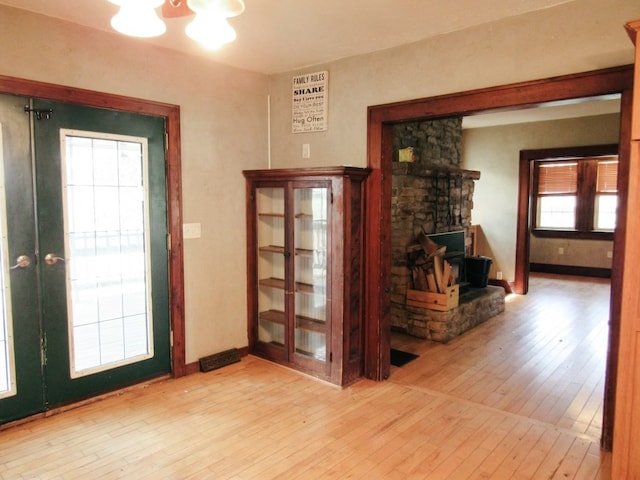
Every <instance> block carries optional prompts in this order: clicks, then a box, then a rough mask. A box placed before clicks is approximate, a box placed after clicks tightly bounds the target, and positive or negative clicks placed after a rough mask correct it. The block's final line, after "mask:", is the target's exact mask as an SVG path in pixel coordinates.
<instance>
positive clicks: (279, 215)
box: [258, 212, 284, 218]
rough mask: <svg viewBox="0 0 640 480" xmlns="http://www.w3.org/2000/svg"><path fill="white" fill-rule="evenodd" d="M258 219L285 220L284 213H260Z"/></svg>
mask: <svg viewBox="0 0 640 480" xmlns="http://www.w3.org/2000/svg"><path fill="white" fill-rule="evenodd" d="M258 218H284V213H267V212H264V213H258Z"/></svg>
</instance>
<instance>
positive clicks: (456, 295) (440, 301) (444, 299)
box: [407, 283, 460, 312]
mask: <svg viewBox="0 0 640 480" xmlns="http://www.w3.org/2000/svg"><path fill="white" fill-rule="evenodd" d="M459 299H460V285H459V284H457V283H456V284H455V285H451V286H450V287H447V290H446V292H445V293H434V292H425V291H422V290H411V289H407V305H409V306H410V307H421V308H428V309H430V310H438V311H441V312H446V311H448V310H451V309H453V308H456V307H457V306H458V302H459Z"/></svg>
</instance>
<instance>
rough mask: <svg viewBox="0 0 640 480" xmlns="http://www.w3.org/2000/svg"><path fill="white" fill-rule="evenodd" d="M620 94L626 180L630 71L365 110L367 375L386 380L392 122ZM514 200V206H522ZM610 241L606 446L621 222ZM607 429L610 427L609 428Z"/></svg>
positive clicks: (519, 263) (623, 201) (518, 276)
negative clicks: (610, 270)
mask: <svg viewBox="0 0 640 480" xmlns="http://www.w3.org/2000/svg"><path fill="white" fill-rule="evenodd" d="M614 93H620V94H621V95H622V106H621V117H622V118H621V128H620V141H619V145H620V151H619V161H620V165H619V169H620V170H619V172H620V178H624V179H627V173H628V169H629V143H630V139H631V133H630V126H631V98H632V93H633V65H627V66H621V67H614V68H609V69H605V70H597V71H592V72H585V73H578V74H573V75H566V76H562V77H555V78H550V79H543V80H535V81H529V82H521V83H516V84H509V85H503V86H498V87H492V88H484V89H479V90H471V91H467V92H461V93H454V94H449V95H442V96H437V97H431V98H425V99H418V100H411V101H405V102H398V103H390V104H385V105H378V106H371V107H369V108H368V112H367V113H368V125H367V159H368V161H367V164H368V165H367V166H368V167H369V168H371V175H370V176H369V180H368V182H367V195H368V202H367V214H366V235H367V241H366V246H365V258H366V282H367V284H366V290H365V318H366V319H367V331H366V362H365V375H366V376H367V377H368V378H371V379H374V380H384V379H386V378H388V377H389V373H390V359H389V356H390V347H391V325H390V318H389V309H390V300H389V293H390V285H391V283H390V268H391V265H390V260H389V259H390V258H391V257H390V251H391V243H390V237H391V179H392V171H391V169H392V162H393V158H394V151H393V141H392V129H393V125H394V124H395V123H400V122H406V121H423V120H432V119H438V118H446V117H453V116H465V115H472V114H474V113H478V112H482V111H486V110H493V109H518V108H523V107H536V106H538V105H540V104H542V103H545V102H550V101H557V100H567V99H573V98H583V97H592V96H598V95H608V94H614ZM623 183H625V184H624V185H620V186H619V193H620V204H619V206H618V209H619V210H618V217H619V218H625V217H626V210H627V190H628V189H627V185H626V182H623ZM522 195H524V194H523V193H522V192H521V193H520V194H519V197H520V198H519V200H518V201H519V202H523V201H525V200H526V201H527V202H528V199H523V198H522ZM619 225H620V226H619V227H618V229H617V230H616V234H615V238H614V256H613V266H612V278H611V291H612V295H611V307H610V329H609V357H608V359H607V379H606V386H605V415H604V417H605V420H604V427H605V428H604V431H605V433H604V434H603V445H604V446H605V447H610V435H611V433H612V429H613V413H614V408H615V398H614V395H615V383H616V382H615V376H616V370H617V356H618V343H619V328H620V305H621V298H620V294H619V292H620V291H621V288H620V287H621V285H622V277H623V269H622V266H623V261H624V246H625V245H624V238H625V231H624V230H625V227H624V226H623V225H624V222H620V223H619ZM524 234H525V232H522V231H520V228H519V229H518V231H517V235H516V242H517V247H516V273H515V286H516V291H518V287H519V286H520V287H523V286H524V283H523V282H524V276H525V274H526V271H525V269H524V265H525V261H526V251H525V250H524V249H523V247H522V245H523V242H524V238H525V237H524V236H523V235H524ZM608 426H610V427H611V428H608Z"/></svg>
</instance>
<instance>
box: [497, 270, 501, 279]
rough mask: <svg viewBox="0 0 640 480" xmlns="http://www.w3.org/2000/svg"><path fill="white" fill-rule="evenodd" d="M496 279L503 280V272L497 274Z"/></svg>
mask: <svg viewBox="0 0 640 480" xmlns="http://www.w3.org/2000/svg"><path fill="white" fill-rule="evenodd" d="M496 279H498V280H502V272H496Z"/></svg>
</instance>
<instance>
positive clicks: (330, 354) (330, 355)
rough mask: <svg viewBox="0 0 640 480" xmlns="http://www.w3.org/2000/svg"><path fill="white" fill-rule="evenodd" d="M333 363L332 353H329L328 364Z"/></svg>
mask: <svg viewBox="0 0 640 480" xmlns="http://www.w3.org/2000/svg"><path fill="white" fill-rule="evenodd" d="M332 362H333V352H329V363H332Z"/></svg>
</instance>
